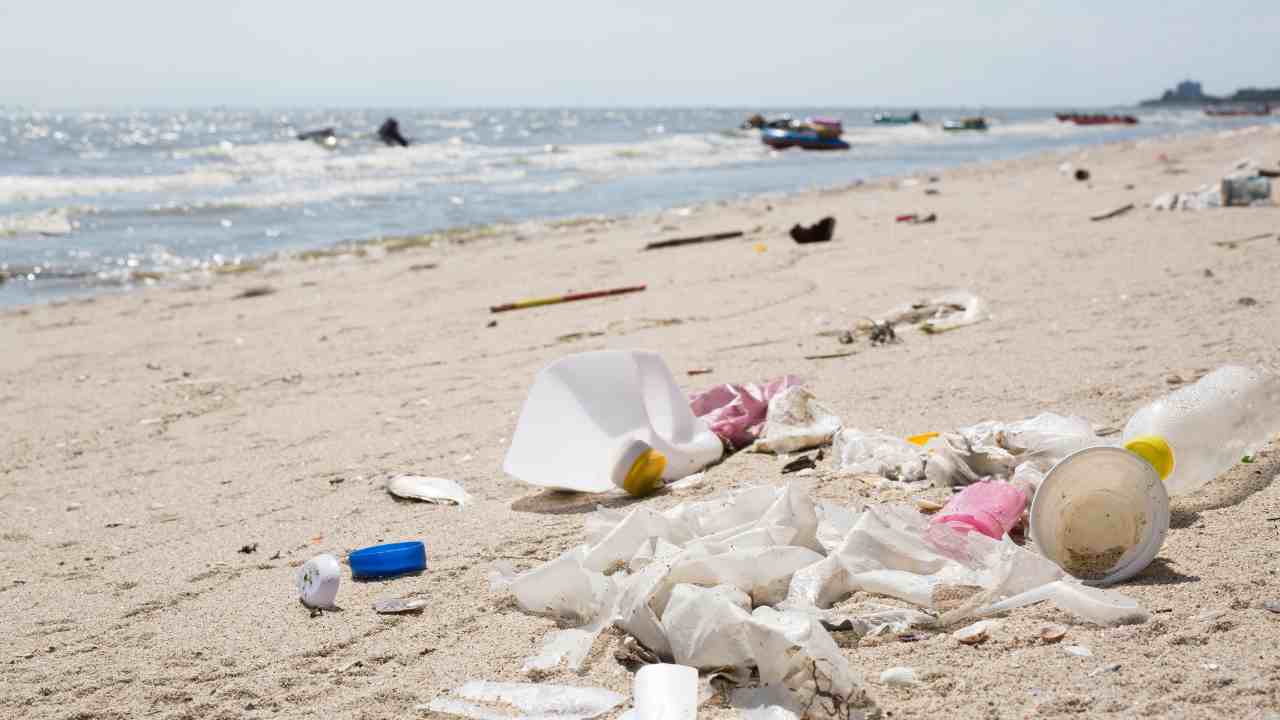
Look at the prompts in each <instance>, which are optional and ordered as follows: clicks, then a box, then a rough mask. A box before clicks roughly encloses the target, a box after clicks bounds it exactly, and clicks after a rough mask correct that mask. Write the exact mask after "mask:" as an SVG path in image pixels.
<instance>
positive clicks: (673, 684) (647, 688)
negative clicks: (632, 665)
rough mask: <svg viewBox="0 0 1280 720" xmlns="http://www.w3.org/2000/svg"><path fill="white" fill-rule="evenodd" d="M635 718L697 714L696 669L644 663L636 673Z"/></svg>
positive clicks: (678, 719) (680, 718) (676, 719)
mask: <svg viewBox="0 0 1280 720" xmlns="http://www.w3.org/2000/svg"><path fill="white" fill-rule="evenodd" d="M634 695H635V706H636V720H694V719H695V718H697V717H698V671H697V670H696V669H695V668H691V667H689V666H688V665H672V664H669V663H659V664H657V665H646V666H644V667H642V668H640V670H639V672H637V673H636V680H635V691H634Z"/></svg>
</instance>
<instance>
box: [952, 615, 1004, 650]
mask: <svg viewBox="0 0 1280 720" xmlns="http://www.w3.org/2000/svg"><path fill="white" fill-rule="evenodd" d="M999 626H1000V623H998V622H996V621H995V620H979V621H978V622H976V623H974V624H972V625H967V626H965V627H962V628H960V629H959V630H957V631H955V632H953V633H951V637H953V638H955V639H956V640H959V641H960V642H962V643H964V644H965V645H979V644H981V643H984V642H986V641H987V638H989V637H991V631H992V630H994V629H995V628H997V627H999Z"/></svg>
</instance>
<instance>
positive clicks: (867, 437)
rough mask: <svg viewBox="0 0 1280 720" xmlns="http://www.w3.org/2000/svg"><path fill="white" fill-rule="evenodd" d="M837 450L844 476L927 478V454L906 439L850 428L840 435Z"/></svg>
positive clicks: (837, 438) (835, 443)
mask: <svg viewBox="0 0 1280 720" xmlns="http://www.w3.org/2000/svg"><path fill="white" fill-rule="evenodd" d="M834 449H835V452H836V453H838V454H839V458H840V461H839V462H840V464H839V468H840V472H842V473H845V474H850V475H855V474H865V475H880V476H882V477H885V478H888V479H890V480H901V481H905V482H916V481H919V480H923V479H924V453H923V452H922V451H921V449H920V448H919V447H918V446H916V445H912V444H911V443H909V442H907V441H906V440H903V439H902V438H897V437H894V436H892V435H885V434H883V433H867V432H863V431H861V430H851V429H848V428H846V429H844V430H841V431H840V432H839V433H837V434H836V437H835V442H834Z"/></svg>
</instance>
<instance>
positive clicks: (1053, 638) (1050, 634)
mask: <svg viewBox="0 0 1280 720" xmlns="http://www.w3.org/2000/svg"><path fill="white" fill-rule="evenodd" d="M1066 636H1067V626H1066V625H1054V624H1049V625H1045V626H1044V627H1042V628H1040V639H1041V640H1043V641H1045V642H1047V643H1056V642H1058V641H1059V640H1061V639H1062V638H1064V637H1066Z"/></svg>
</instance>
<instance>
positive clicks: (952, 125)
mask: <svg viewBox="0 0 1280 720" xmlns="http://www.w3.org/2000/svg"><path fill="white" fill-rule="evenodd" d="M942 129H943V130H947V131H949V132H956V131H960V130H986V129H987V119H986V118H981V117H967V118H961V119H959V120H945V121H943V123H942Z"/></svg>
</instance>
